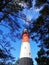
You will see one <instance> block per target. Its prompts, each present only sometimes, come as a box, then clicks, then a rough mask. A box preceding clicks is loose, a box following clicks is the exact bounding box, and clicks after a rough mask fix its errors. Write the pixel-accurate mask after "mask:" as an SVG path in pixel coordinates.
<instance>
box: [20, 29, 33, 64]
mask: <svg viewBox="0 0 49 65" xmlns="http://www.w3.org/2000/svg"><path fill="white" fill-rule="evenodd" d="M19 65H33V61H32V56H31V51H30V42H29V33H28V31H27V29H25V30H24V31H23V33H22V46H21V52H20V60H19Z"/></svg>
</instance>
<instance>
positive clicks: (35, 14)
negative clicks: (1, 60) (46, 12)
mask: <svg viewBox="0 0 49 65" xmlns="http://www.w3.org/2000/svg"><path fill="white" fill-rule="evenodd" d="M23 13H24V14H25V15H26V17H27V18H29V20H31V19H34V20H35V19H36V18H38V17H39V14H40V13H39V11H35V10H34V9H30V10H27V9H24V10H23ZM26 13H27V14H26ZM28 16H29V17H28ZM17 20H18V22H19V23H20V25H21V29H20V32H21V34H22V30H23V25H24V24H25V23H24V21H23V20H22V19H19V18H18V19H17ZM2 22H3V21H2ZM28 24H29V23H28ZM0 29H1V30H2V31H3V32H4V34H8V33H9V32H10V29H8V28H6V27H4V26H2V25H0ZM4 30H5V31H4ZM7 40H8V41H10V43H11V45H12V47H14V50H11V53H12V55H13V56H14V57H15V60H17V59H18V58H19V56H20V49H21V44H22V39H20V40H19V39H17V38H16V39H15V40H16V42H13V41H11V39H10V38H8V37H7ZM30 47H31V53H32V58H33V61H34V65H36V61H35V58H36V57H37V51H38V50H39V48H38V46H37V43H36V42H35V41H32V40H31V39H30Z"/></svg>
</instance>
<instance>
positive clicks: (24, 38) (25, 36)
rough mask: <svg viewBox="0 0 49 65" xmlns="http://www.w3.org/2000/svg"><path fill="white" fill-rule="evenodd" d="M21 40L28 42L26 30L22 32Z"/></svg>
mask: <svg viewBox="0 0 49 65" xmlns="http://www.w3.org/2000/svg"><path fill="white" fill-rule="evenodd" d="M22 42H29V34H28V32H24V33H23V34H22Z"/></svg>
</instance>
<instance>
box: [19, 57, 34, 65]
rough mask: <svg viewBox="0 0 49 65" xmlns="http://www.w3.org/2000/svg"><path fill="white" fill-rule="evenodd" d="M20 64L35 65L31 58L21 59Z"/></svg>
mask: <svg viewBox="0 0 49 65" xmlns="http://www.w3.org/2000/svg"><path fill="white" fill-rule="evenodd" d="M19 65H33V61H32V59H31V58H21V59H20V60H19Z"/></svg>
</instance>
